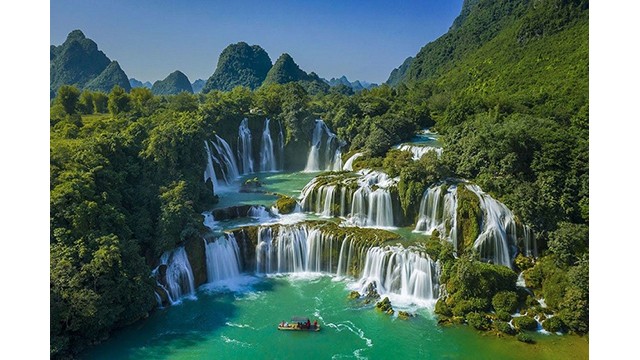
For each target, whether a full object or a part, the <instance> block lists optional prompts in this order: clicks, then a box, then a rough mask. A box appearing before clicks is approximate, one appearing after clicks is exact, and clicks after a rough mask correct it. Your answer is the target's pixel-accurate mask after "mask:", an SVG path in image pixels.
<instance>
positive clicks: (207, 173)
mask: <svg viewBox="0 0 640 360" xmlns="http://www.w3.org/2000/svg"><path fill="white" fill-rule="evenodd" d="M204 147H205V149H206V151H207V167H206V168H205V169H204V182H205V183H206V182H207V180H211V193H215V191H216V189H217V188H218V179H217V178H216V171H215V169H214V168H213V155H212V154H211V149H210V148H209V144H208V143H207V142H206V141H205V142H204Z"/></svg>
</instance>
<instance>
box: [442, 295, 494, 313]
mask: <svg viewBox="0 0 640 360" xmlns="http://www.w3.org/2000/svg"><path fill="white" fill-rule="evenodd" d="M455 298H456V296H452V297H451V299H455ZM450 302H451V305H452V306H453V308H452V309H451V312H452V313H453V315H454V316H465V315H466V314H468V313H471V312H485V311H487V309H488V308H489V302H488V301H487V300H486V299H482V298H468V299H464V300H458V301H450Z"/></svg>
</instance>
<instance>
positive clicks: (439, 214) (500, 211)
mask: <svg viewBox="0 0 640 360" xmlns="http://www.w3.org/2000/svg"><path fill="white" fill-rule="evenodd" d="M458 186H464V187H465V188H466V189H468V190H469V191H471V192H473V193H474V194H475V195H476V196H477V197H478V199H479V204H480V209H481V210H482V221H481V223H480V224H479V225H480V233H479V235H478V237H477V238H476V239H475V240H474V241H473V247H474V248H475V249H476V250H477V251H478V253H479V254H480V257H481V258H482V259H484V260H485V261H491V262H493V263H495V264H500V265H504V266H509V267H511V266H512V263H513V259H514V258H515V256H516V254H517V252H518V246H517V245H518V244H520V245H521V247H522V249H523V252H524V255H526V256H537V244H536V241H535V235H534V233H533V231H532V230H531V229H530V228H529V227H528V226H526V225H521V224H519V223H518V222H517V221H516V219H515V216H514V215H513V213H512V212H511V210H509V209H508V208H507V207H506V206H505V205H504V204H503V203H501V202H499V201H497V200H495V199H494V198H492V197H491V196H489V195H488V194H486V193H484V192H483V191H482V189H480V187H479V186H477V185H472V184H461V185H457V186H456V185H446V184H444V185H436V186H432V187H430V188H429V189H427V190H426V191H425V192H424V195H423V197H422V200H421V202H420V212H419V215H418V221H417V223H416V228H415V231H416V232H423V233H426V234H432V233H433V232H434V231H435V230H437V231H438V233H439V236H440V238H442V239H446V240H448V241H450V242H452V243H453V245H454V248H456V249H458V245H459V244H458V236H457V232H458V224H457V207H458V193H457V189H458ZM518 233H520V234H521V236H518Z"/></svg>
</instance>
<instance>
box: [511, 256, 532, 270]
mask: <svg viewBox="0 0 640 360" xmlns="http://www.w3.org/2000/svg"><path fill="white" fill-rule="evenodd" d="M513 262H514V264H515V265H516V267H517V268H518V269H520V270H522V271H524V270H527V269H530V268H532V267H533V266H534V265H535V259H534V258H532V257H528V256H524V255H522V253H520V254H518V256H516V258H515V260H514V261H513Z"/></svg>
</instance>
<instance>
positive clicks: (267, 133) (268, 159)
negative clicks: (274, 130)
mask: <svg viewBox="0 0 640 360" xmlns="http://www.w3.org/2000/svg"><path fill="white" fill-rule="evenodd" d="M260 171H276V155H275V153H274V152H273V140H272V139H271V130H270V129H269V119H268V118H267V119H265V120H264V129H263V130H262V146H261V147H260Z"/></svg>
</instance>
